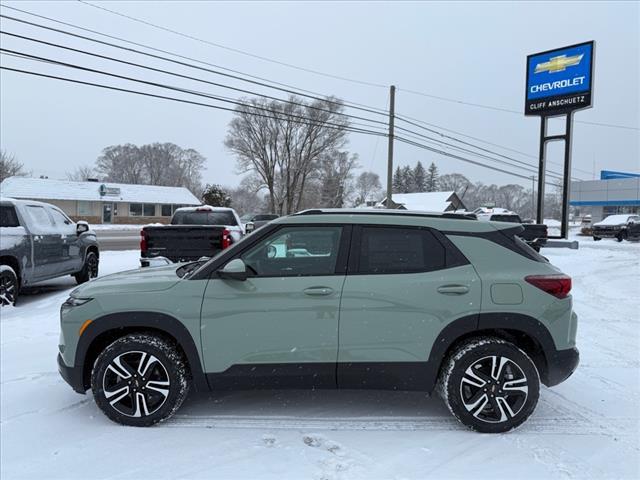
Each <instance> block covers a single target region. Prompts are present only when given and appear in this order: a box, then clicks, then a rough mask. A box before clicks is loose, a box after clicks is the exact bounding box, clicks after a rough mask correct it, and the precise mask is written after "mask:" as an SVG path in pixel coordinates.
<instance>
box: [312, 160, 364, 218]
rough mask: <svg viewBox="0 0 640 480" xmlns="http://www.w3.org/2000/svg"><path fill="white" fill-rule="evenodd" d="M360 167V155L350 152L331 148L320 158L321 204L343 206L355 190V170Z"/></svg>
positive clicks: (328, 206)
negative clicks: (350, 153)
mask: <svg viewBox="0 0 640 480" xmlns="http://www.w3.org/2000/svg"><path fill="white" fill-rule="evenodd" d="M357 167H358V156H357V155H349V152H340V151H337V150H331V151H329V152H327V153H324V154H323V155H322V157H321V158H320V167H319V173H318V182H319V185H320V189H321V190H320V191H321V197H320V202H321V204H320V206H321V207H325V208H342V207H344V206H345V204H346V203H347V201H348V199H349V197H350V196H351V194H352V192H353V170H354V169H356V168H357Z"/></svg>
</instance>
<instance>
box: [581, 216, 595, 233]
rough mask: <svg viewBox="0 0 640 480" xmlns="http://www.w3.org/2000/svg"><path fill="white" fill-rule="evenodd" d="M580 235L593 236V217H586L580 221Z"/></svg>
mask: <svg viewBox="0 0 640 480" xmlns="http://www.w3.org/2000/svg"><path fill="white" fill-rule="evenodd" d="M580 233H581V234H582V235H586V236H591V235H592V234H593V231H592V229H591V215H585V216H584V217H582V220H581V221H580Z"/></svg>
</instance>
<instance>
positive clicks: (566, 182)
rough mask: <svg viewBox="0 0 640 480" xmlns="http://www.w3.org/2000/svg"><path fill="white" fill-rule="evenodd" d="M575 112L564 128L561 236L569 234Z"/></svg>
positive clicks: (568, 117)
mask: <svg viewBox="0 0 640 480" xmlns="http://www.w3.org/2000/svg"><path fill="white" fill-rule="evenodd" d="M572 116H573V112H569V113H567V118H566V126H565V130H564V135H565V137H564V172H563V173H564V175H563V177H562V224H561V225H560V236H561V237H563V238H568V236H569V199H570V198H571V125H572V124H573V119H572Z"/></svg>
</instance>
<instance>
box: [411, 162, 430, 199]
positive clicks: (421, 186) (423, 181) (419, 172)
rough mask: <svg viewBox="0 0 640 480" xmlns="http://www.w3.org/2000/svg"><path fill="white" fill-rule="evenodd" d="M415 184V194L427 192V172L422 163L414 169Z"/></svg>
mask: <svg viewBox="0 0 640 480" xmlns="http://www.w3.org/2000/svg"><path fill="white" fill-rule="evenodd" d="M413 183H414V185H413V186H414V190H413V191H414V192H425V191H426V190H427V172H426V170H425V169H424V167H423V166H422V162H420V161H418V163H417V165H416V167H415V168H414V169H413Z"/></svg>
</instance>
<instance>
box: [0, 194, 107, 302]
mask: <svg viewBox="0 0 640 480" xmlns="http://www.w3.org/2000/svg"><path fill="white" fill-rule="evenodd" d="M99 258H100V251H99V249H98V241H97V239H96V235H95V233H94V232H93V231H91V230H90V229H89V224H87V222H78V223H77V224H76V223H74V222H73V221H72V220H71V219H69V217H67V216H66V215H65V214H64V212H62V210H60V209H59V208H57V207H55V206H53V205H50V204H48V203H42V202H36V201H31V200H15V199H12V198H0V305H2V306H4V305H12V304H15V302H16V299H17V297H18V292H19V290H20V288H22V287H25V286H27V285H31V284H33V283H36V282H40V281H43V280H49V279H51V278H55V277H61V276H63V275H73V276H74V277H75V278H76V281H77V282H78V283H84V282H86V281H88V280H89V279H91V278H94V277H97V276H98V262H99Z"/></svg>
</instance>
